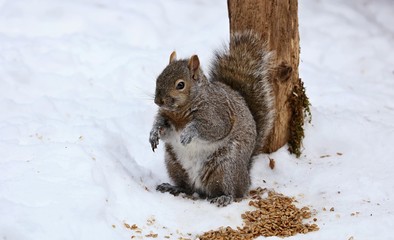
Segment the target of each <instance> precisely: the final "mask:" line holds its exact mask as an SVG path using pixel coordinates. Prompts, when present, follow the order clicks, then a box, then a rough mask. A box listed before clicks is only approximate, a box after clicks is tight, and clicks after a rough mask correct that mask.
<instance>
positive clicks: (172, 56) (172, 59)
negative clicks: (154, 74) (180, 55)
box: [170, 51, 176, 63]
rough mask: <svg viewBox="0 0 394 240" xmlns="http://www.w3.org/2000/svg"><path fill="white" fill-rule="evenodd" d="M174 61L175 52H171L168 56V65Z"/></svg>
mask: <svg viewBox="0 0 394 240" xmlns="http://www.w3.org/2000/svg"><path fill="white" fill-rule="evenodd" d="M175 60H176V52H175V51H173V52H172V53H171V55H170V63H172V62H173V61H175Z"/></svg>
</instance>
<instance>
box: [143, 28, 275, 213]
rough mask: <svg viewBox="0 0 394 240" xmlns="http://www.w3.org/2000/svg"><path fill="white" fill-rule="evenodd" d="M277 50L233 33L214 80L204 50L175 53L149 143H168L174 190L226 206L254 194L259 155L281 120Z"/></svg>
mask: <svg viewBox="0 0 394 240" xmlns="http://www.w3.org/2000/svg"><path fill="white" fill-rule="evenodd" d="M271 55H272V54H271V52H269V51H267V50H266V49H265V44H264V41H263V40H262V39H261V38H260V37H258V36H257V35H256V34H255V33H253V32H251V31H246V32H241V33H235V34H233V35H231V45H230V46H229V48H224V49H222V50H220V51H217V52H215V56H214V60H213V64H212V66H211V68H210V73H209V78H207V77H206V76H205V75H204V73H203V71H202V70H201V68H200V60H199V58H198V56H197V55H193V56H192V57H190V59H181V60H177V59H176V53H175V52H173V53H172V54H171V56H170V61H169V64H168V66H167V67H166V68H165V69H164V70H163V72H162V73H161V74H160V75H159V77H158V78H157V80H156V92H155V103H156V104H157V105H158V106H159V110H158V113H157V115H156V118H155V121H154V123H153V127H152V130H151V132H150V137H149V141H150V144H151V147H152V150H153V151H154V150H155V149H156V148H157V145H158V144H159V140H162V141H163V142H164V143H165V164H166V167H167V171H168V174H169V176H170V178H171V180H172V181H173V183H174V184H175V185H171V184H169V183H163V184H160V185H159V186H157V190H158V191H161V192H169V193H171V194H173V195H178V194H180V193H186V194H189V195H191V194H194V193H198V195H199V196H200V197H202V198H207V199H208V200H209V201H210V202H211V203H213V204H216V205H217V206H226V205H228V204H230V203H231V202H232V201H233V200H234V199H237V198H242V197H243V196H245V194H247V192H248V189H249V186H250V182H251V180H250V168H251V164H252V157H253V156H254V155H256V154H257V153H258V149H259V148H260V147H261V146H263V145H264V143H265V141H266V139H267V136H268V134H269V133H270V131H271V129H272V125H273V121H274V117H275V109H274V95H273V89H272V84H271V82H270V81H271V80H270V79H269V72H270V66H271V61H270V59H271Z"/></svg>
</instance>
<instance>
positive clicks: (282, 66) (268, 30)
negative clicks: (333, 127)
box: [227, 0, 304, 155]
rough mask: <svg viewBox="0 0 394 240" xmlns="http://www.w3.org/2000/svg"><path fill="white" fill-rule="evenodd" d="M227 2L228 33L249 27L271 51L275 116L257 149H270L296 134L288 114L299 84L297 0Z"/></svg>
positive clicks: (269, 150) (275, 147) (282, 143)
mask: <svg viewBox="0 0 394 240" xmlns="http://www.w3.org/2000/svg"><path fill="white" fill-rule="evenodd" d="M227 5H228V13H229V20H230V33H234V32H238V31H243V30H253V31H255V32H256V33H258V34H261V37H262V39H266V40H267V43H268V47H269V50H271V51H274V53H275V56H274V62H273V66H274V69H273V71H272V78H271V79H272V81H273V86H274V93H275V96H276V119H275V123H274V128H273V131H272V133H271V134H270V136H269V138H268V140H267V143H266V145H265V146H261V152H266V153H270V152H274V151H276V150H277V149H279V148H280V147H282V146H283V145H285V144H286V143H287V142H289V140H290V139H291V138H292V135H293V134H296V133H293V132H291V131H290V129H293V128H292V127H291V124H292V123H291V122H292V116H293V115H294V110H297V106H294V101H292V100H291V99H292V97H293V96H294V91H295V89H296V88H301V87H302V82H301V79H299V76H298V64H299V53H300V45H299V33H298V1H297V0H228V2H227ZM230 44H231V42H230ZM295 95H297V94H295ZM298 109H299V107H298ZM301 115H302V116H303V114H301ZM303 121H304V119H303V117H302V123H297V124H301V127H302V125H303ZM302 137H303V132H302ZM289 150H290V149H289ZM290 151H291V150H290ZM297 155H299V154H297Z"/></svg>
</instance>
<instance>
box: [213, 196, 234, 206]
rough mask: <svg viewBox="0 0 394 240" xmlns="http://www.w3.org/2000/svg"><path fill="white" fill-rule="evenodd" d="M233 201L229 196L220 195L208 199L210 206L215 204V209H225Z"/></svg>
mask: <svg viewBox="0 0 394 240" xmlns="http://www.w3.org/2000/svg"><path fill="white" fill-rule="evenodd" d="M233 201H234V198H233V196H231V195H222V196H219V197H215V198H211V199H209V202H210V203H211V204H215V205H216V206H217V207H225V206H227V205H229V204H230V203H232V202H233Z"/></svg>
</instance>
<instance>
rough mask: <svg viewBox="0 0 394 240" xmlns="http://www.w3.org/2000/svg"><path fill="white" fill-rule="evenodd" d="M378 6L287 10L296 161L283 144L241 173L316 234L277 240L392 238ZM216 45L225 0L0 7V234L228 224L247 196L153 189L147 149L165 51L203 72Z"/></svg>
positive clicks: (390, 82)
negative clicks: (300, 94)
mask: <svg viewBox="0 0 394 240" xmlns="http://www.w3.org/2000/svg"><path fill="white" fill-rule="evenodd" d="M393 10H394V2H393V1H391V0H379V1H372V0H369V1H368V0H352V1H340V0H335V1H334V0H332V1H328V0H327V1H313V0H305V1H304V0H303V1H300V6H299V16H300V19H299V23H300V34H301V64H300V75H301V77H302V79H303V80H304V82H305V86H306V88H307V94H308V96H309V97H310V100H311V103H312V114H313V121H312V124H311V125H307V126H306V138H305V141H304V152H303V155H302V157H301V158H299V159H296V158H295V157H294V156H291V155H289V154H288V153H287V151H286V147H283V148H282V149H280V150H279V151H278V152H276V153H274V154H271V155H270V157H271V158H274V159H275V161H276V168H275V169H274V170H271V169H269V167H268V157H267V155H261V156H260V157H259V158H258V159H257V160H256V162H255V165H254V167H253V176H252V178H253V187H257V186H261V187H267V188H273V189H275V190H276V191H278V192H282V193H284V194H286V195H291V196H296V198H297V199H298V202H299V204H300V206H304V205H310V206H312V208H313V209H316V212H317V215H316V216H315V217H316V218H317V219H318V221H317V223H318V225H319V226H320V228H321V229H320V230H319V231H317V232H313V233H309V234H306V235H296V236H294V237H291V238H289V239H343V240H347V239H351V238H352V237H353V239H355V240H359V239H380V240H382V239H394V236H393V235H394V201H393V197H394V175H393V174H392V171H393V169H394V157H393V156H394V147H393V146H392V145H393V143H394V101H393V97H394V54H393V52H394V44H393V42H394V15H393V14H392V13H393ZM227 39H228V19H227V7H226V1H209V0H194V1H188V2H187V3H186V2H185V1H178V0H166V1H164V0H161V1H153V0H147V1H127V0H116V1H103V0H96V1H93V0H82V1H77V0H69V1H51V0H32V1H26V0H25V1H22V0H21V1H12V0H1V1H0V239H3V240H6V239H7V240H19V239H24V240H25V239H51V240H52V239H96V240H98V239H130V237H131V236H132V235H136V236H145V235H146V234H149V233H150V232H154V233H157V234H158V239H163V238H164V236H165V235H170V234H172V235H171V238H172V239H177V238H178V237H182V236H183V237H191V238H192V237H195V236H196V235H197V234H199V233H202V232H203V231H206V230H210V229H215V228H217V227H219V226H227V225H230V226H232V227H235V226H237V225H239V224H241V222H242V221H241V219H240V214H241V213H242V212H244V211H245V210H247V209H250V208H249V207H248V206H247V201H243V202H240V203H234V204H232V205H230V206H228V207H226V208H217V207H215V206H213V205H210V204H209V203H208V202H206V201H203V200H199V201H192V200H188V199H183V198H181V197H173V196H171V195H169V194H161V193H158V192H156V191H155V190H154V189H155V186H156V185H157V184H158V183H161V182H163V181H169V179H168V176H167V173H166V171H165V168H164V163H163V151H162V148H161V147H162V144H161V145H160V149H159V151H158V152H156V153H152V151H151V149H150V145H149V143H148V134H149V130H150V127H151V123H152V120H153V116H154V114H155V111H156V107H155V105H154V104H153V100H152V99H153V97H152V96H153V93H154V84H155V78H156V76H157V75H158V74H159V73H160V72H161V70H162V69H163V68H164V67H165V65H166V64H167V61H168V56H169V54H170V52H171V51H172V50H174V49H176V50H177V52H178V55H179V56H183V57H187V56H190V55H191V54H193V53H198V54H199V56H200V59H201V60H202V63H203V65H204V67H205V68H206V67H207V65H208V63H209V59H210V56H211V52H212V49H214V48H216V47H218V46H220V45H221V43H222V42H223V41H225V40H227ZM337 153H340V154H341V155H338V154H337ZM331 207H334V209H335V211H334V212H330V211H328V209H330V208H331ZM323 208H326V209H327V211H323ZM352 213H353V215H354V216H352ZM124 223H128V224H130V225H131V224H137V225H138V226H139V227H140V228H141V229H142V233H141V234H134V233H135V231H132V230H129V229H127V228H125V227H124ZM188 233H190V234H191V236H189V235H188ZM271 239H278V238H275V237H273V238H271Z"/></svg>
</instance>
